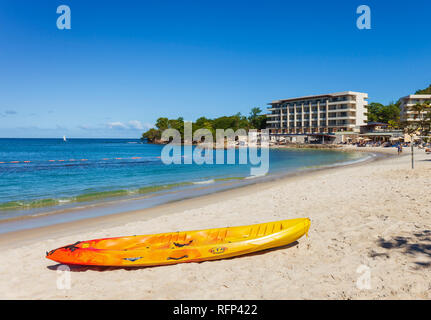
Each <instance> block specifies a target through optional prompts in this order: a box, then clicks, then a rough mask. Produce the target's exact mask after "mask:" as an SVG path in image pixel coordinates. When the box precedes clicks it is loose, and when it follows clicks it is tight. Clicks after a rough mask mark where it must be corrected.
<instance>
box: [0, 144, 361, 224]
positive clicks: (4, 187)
mask: <svg viewBox="0 0 431 320" xmlns="http://www.w3.org/2000/svg"><path fill="white" fill-rule="evenodd" d="M162 148H163V146H162V145H153V144H147V143H142V142H141V141H140V140H137V139H136V140H134V139H69V140H67V141H63V139H0V221H1V220H6V219H7V220H10V219H11V218H16V217H25V216H34V215H37V214H40V213H43V212H47V211H55V210H63V209H66V208H74V207H77V206H79V207H81V208H82V207H85V206H86V205H94V204H97V203H101V202H107V201H108V202H112V201H115V200H122V199H129V198H130V199H136V198H139V199H141V201H140V204H141V206H142V207H145V206H150V205H149V204H145V201H146V202H148V203H150V202H151V200H150V199H154V196H157V198H158V199H159V200H158V203H163V201H164V200H163V199H164V195H170V196H166V197H165V200H166V201H169V200H172V194H173V193H175V194H176V199H179V198H181V197H182V194H183V196H184V197H186V196H187V197H190V196H193V195H194V194H198V193H199V192H201V193H202V191H201V190H202V189H203V188H205V190H207V192H210V191H211V190H219V189H223V186H228V187H230V188H231V187H235V185H236V184H238V185H243V184H246V183H251V182H252V181H253V179H248V178H249V176H250V167H251V166H252V165H251V164H250V163H247V164H224V165H220V164H213V165H207V164H203V165H198V164H195V163H194V164H180V165H174V164H172V165H165V164H164V163H163V162H162V161H161V159H160V156H161V150H162ZM224 152H226V151H224ZM235 152H236V153H237V156H238V152H239V151H238V150H236V151H235ZM363 157H364V154H360V153H355V152H338V151H327V150H325V151H323V150H310V149H307V150H304V149H302V150H301V149H288V150H286V149H270V150H269V164H270V165H269V172H268V174H267V176H268V177H271V176H279V175H282V174H287V173H291V172H295V171H298V170H304V169H307V168H315V167H321V166H328V165H334V164H342V163H346V162H349V161H358V160H360V159H361V158H363ZM214 159H215V157H214ZM199 190H200V191H199ZM145 199H146V200H145ZM108 211H109V210H108ZM108 211H107V212H108Z"/></svg>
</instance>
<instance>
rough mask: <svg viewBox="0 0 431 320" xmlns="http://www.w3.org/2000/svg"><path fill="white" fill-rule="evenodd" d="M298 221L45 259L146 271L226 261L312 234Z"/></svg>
mask: <svg viewBox="0 0 431 320" xmlns="http://www.w3.org/2000/svg"><path fill="white" fill-rule="evenodd" d="M309 227H310V220H309V219H308V218H299V219H291V220H282V221H275V222H268V223H261V224H255V225H247V226H240V227H226V228H216V229H207V230H196V231H184V232H171V233H161V234H153V235H142V236H129V237H117V238H104V239H95V240H89V241H78V242H76V243H74V244H71V245H67V246H64V247H61V248H58V249H55V250H52V251H50V252H47V255H46V257H47V258H48V259H51V260H53V261H56V262H59V263H62V264H69V265H87V266H117V267H129V266H130V267H144V266H160V265H171V264H176V263H184V262H201V261H207V260H217V259H226V258H231V257H235V256H240V255H244V254H248V253H252V252H257V251H262V250H266V249H270V248H275V247H280V246H285V245H288V244H290V243H292V242H294V241H296V240H298V239H299V238H301V237H302V236H303V235H304V234H307V233H308V230H309Z"/></svg>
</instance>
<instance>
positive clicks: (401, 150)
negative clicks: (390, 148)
mask: <svg viewBox="0 0 431 320" xmlns="http://www.w3.org/2000/svg"><path fill="white" fill-rule="evenodd" d="M402 152H403V147H402V145H401V143H399V144H398V155H400V154H401V153H402Z"/></svg>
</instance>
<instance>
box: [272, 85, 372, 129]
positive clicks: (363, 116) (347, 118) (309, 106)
mask: <svg viewBox="0 0 431 320" xmlns="http://www.w3.org/2000/svg"><path fill="white" fill-rule="evenodd" d="M366 99H368V94H366V93H361V92H353V91H345V92H338V93H329V94H322V95H314V96H305V97H299V98H290V99H283V100H276V101H273V102H271V103H268V105H270V106H269V107H268V110H269V111H270V112H271V113H270V114H267V121H266V123H267V126H266V128H267V129H269V131H270V134H318V133H337V132H345V133H348V132H351V133H353V132H355V133H356V132H359V127H360V126H361V125H364V124H365V123H367V119H368V117H367V104H368V101H367V100H366Z"/></svg>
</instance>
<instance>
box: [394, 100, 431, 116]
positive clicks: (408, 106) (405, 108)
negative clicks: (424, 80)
mask: <svg viewBox="0 0 431 320" xmlns="http://www.w3.org/2000/svg"><path fill="white" fill-rule="evenodd" d="M400 101H401V105H400V108H401V114H400V120H401V121H403V122H405V121H415V120H416V119H415V114H417V113H416V112H414V111H412V107H413V106H414V105H416V104H418V103H420V104H422V103H424V102H426V101H431V94H411V95H408V96H406V97H402V98H401V99H400Z"/></svg>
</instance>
